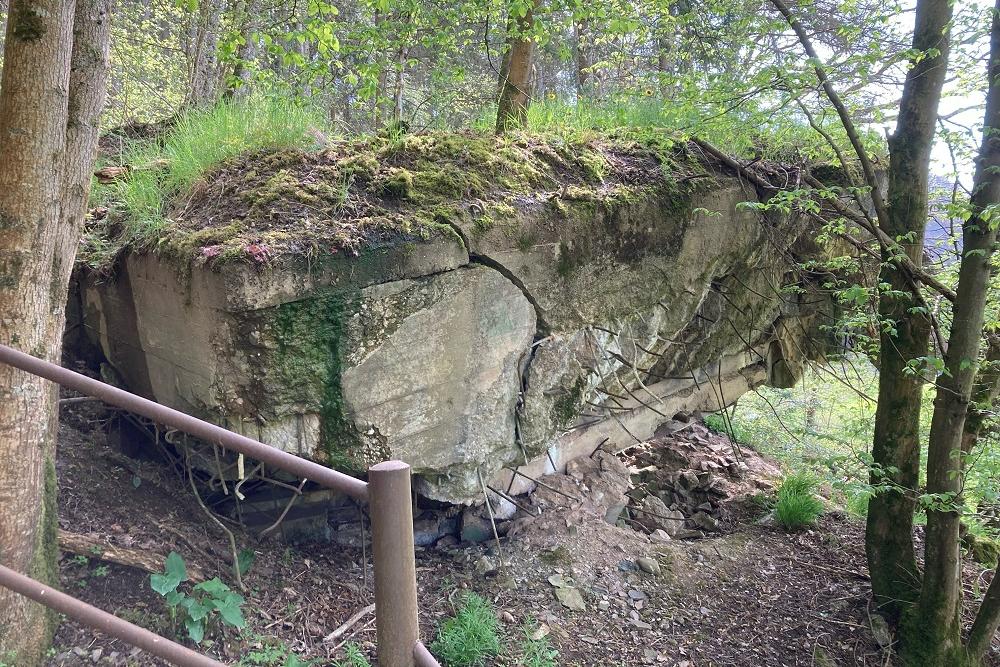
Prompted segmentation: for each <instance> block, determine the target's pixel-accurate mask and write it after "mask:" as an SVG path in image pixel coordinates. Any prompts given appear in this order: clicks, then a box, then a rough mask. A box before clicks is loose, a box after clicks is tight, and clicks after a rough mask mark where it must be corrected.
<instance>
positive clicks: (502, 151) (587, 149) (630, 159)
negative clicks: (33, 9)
mask: <svg viewBox="0 0 1000 667" xmlns="http://www.w3.org/2000/svg"><path fill="white" fill-rule="evenodd" d="M692 163H693V158H692V157H691V156H690V155H688V154H687V153H686V152H685V150H684V149H683V148H678V147H676V146H674V145H673V144H671V143H670V142H665V141H662V140H659V139H657V138H655V136H653V137H650V138H649V139H648V140H647V141H646V142H645V143H640V142H636V141H635V140H633V139H624V138H614V137H609V138H604V139H589V140H586V141H583V140H576V141H572V140H564V139H560V138H557V137H535V136H524V135H521V136H517V137H514V138H497V137H493V136H491V135H485V134H478V133H471V132H466V133H444V132H432V133H425V134H412V135H402V136H400V137H398V138H394V139H389V138H385V137H372V138H369V139H365V140H358V141H344V142H337V143H334V144H333V145H331V146H330V147H329V148H328V149H326V150H324V151H321V152H301V151H297V150H282V151H275V152H269V153H261V154H254V155H248V156H244V157H240V158H237V159H234V160H232V161H230V162H228V163H226V164H224V165H222V166H221V167H219V168H217V169H215V170H214V171H212V172H211V173H209V174H206V175H205V176H204V177H203V179H202V180H201V181H200V182H199V183H197V184H196V185H195V186H194V187H193V189H192V190H191V192H184V193H180V194H179V195H178V196H177V198H176V201H175V202H174V203H173V204H170V205H169V206H168V210H167V211H166V218H167V220H168V224H166V225H163V227H162V229H161V230H160V231H159V232H158V233H159V237H158V238H149V237H148V236H143V237H142V238H141V241H140V239H139V238H138V237H137V238H136V239H134V241H133V240H130V239H127V238H126V239H124V242H125V246H126V248H127V247H128V246H129V245H130V244H131V243H134V244H136V248H137V249H140V250H152V251H154V252H157V253H160V254H162V255H164V256H167V257H172V258H175V259H176V260H178V261H180V262H181V263H182V264H183V263H186V262H190V261H191V260H194V261H196V262H203V263H207V264H210V265H213V266H214V267H216V268H220V269H221V268H222V267H224V266H225V265H226V264H231V263H234V262H246V263H250V264H256V265H264V264H267V263H269V262H271V261H274V260H275V259H276V258H279V257H282V256H287V255H302V256H310V257H315V256H319V255H322V254H338V253H345V252H346V253H349V254H352V255H356V254H359V253H364V252H366V251H367V250H369V249H372V248H379V247H383V246H384V245H385V244H387V243H388V244H394V243H408V242H417V243H419V242H424V241H432V240H434V239H436V238H439V237H442V236H447V235H448V234H449V233H451V232H450V230H451V229H452V227H453V225H452V223H454V222H455V221H461V220H465V219H468V220H471V221H472V224H473V226H475V227H478V228H479V231H480V232H484V231H485V230H488V229H490V228H493V227H495V226H500V227H503V228H505V229H506V230H507V233H509V234H516V233H517V224H516V223H517V220H516V216H515V215H514V212H515V211H517V210H520V209H521V208H523V204H524V203H525V202H534V203H547V204H548V205H550V206H551V208H552V210H553V212H554V213H555V214H557V215H558V214H560V213H566V212H567V211H568V210H569V209H574V210H575V211H576V213H577V214H581V213H582V214H587V213H588V212H593V211H594V210H597V209H598V208H601V207H604V208H606V209H607V210H612V209H614V208H615V207H617V206H620V205H623V204H628V203H630V202H634V201H636V200H637V199H640V198H642V197H644V196H646V195H647V193H648V191H649V189H650V188H651V187H653V188H661V187H662V186H664V185H671V184H672V186H673V187H674V188H676V185H677V183H678V179H681V178H683V177H684V176H685V174H688V173H689V172H690V171H691V167H690V165H691V164H692ZM108 203H109V204H110V205H111V207H110V213H109V216H108V218H107V219H106V220H104V221H102V222H100V223H99V224H97V225H95V226H94V228H93V231H92V233H91V234H89V235H88V239H89V242H90V243H92V244H96V245H100V244H102V243H107V244H115V243H118V241H117V240H116V237H117V236H118V235H120V234H121V233H122V232H123V230H124V233H126V234H128V233H138V232H139V231H141V230H143V229H146V227H145V226H144V225H134V224H127V221H125V220H123V219H122V217H123V216H125V215H126V213H125V212H124V210H123V209H122V208H121V207H117V206H115V203H114V202H108ZM675 204H676V202H675ZM563 217H567V218H572V217H574V216H573V215H568V216H563ZM146 231H148V229H147V230H146ZM102 235H106V238H104V240H103V241H102ZM140 244H141V245H140Z"/></svg>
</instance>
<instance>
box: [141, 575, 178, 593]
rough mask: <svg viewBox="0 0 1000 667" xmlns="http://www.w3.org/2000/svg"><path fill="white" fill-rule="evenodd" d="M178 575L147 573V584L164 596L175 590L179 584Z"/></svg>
mask: <svg viewBox="0 0 1000 667" xmlns="http://www.w3.org/2000/svg"><path fill="white" fill-rule="evenodd" d="M180 583H181V580H180V577H176V576H174V575H170V574H151V575H149V585H150V586H151V587H152V588H153V590H154V591H156V592H157V593H159V594H160V595H163V596H166V595H168V594H170V593H174V592H176V590H177V586H178V585H180Z"/></svg>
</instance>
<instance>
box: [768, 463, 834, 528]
mask: <svg viewBox="0 0 1000 667" xmlns="http://www.w3.org/2000/svg"><path fill="white" fill-rule="evenodd" d="M816 486H817V482H816V478H815V477H813V476H812V475H810V474H807V473H793V474H791V475H788V476H787V477H785V479H784V480H783V481H782V482H781V486H780V487H778V502H777V503H776V504H775V506H774V515H775V517H776V518H777V519H778V523H780V524H781V525H782V526H784V527H785V528H786V529H788V530H801V529H802V528H805V527H807V526H811V525H813V524H814V523H816V520H817V519H818V518H819V517H820V515H821V514H822V513H823V501H822V500H820V499H819V498H818V497H817V496H816Z"/></svg>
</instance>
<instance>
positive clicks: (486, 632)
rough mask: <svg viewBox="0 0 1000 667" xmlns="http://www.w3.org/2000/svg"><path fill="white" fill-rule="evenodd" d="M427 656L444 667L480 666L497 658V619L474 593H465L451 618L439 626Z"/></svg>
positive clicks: (498, 649) (484, 601)
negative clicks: (435, 658)
mask: <svg viewBox="0 0 1000 667" xmlns="http://www.w3.org/2000/svg"><path fill="white" fill-rule="evenodd" d="M430 649H431V653H433V654H434V656H435V657H437V658H438V659H439V660H441V661H442V662H443V663H444V664H445V665H448V667H474V666H476V665H484V664H485V662H486V658H488V657H491V656H496V655H499V654H500V637H499V634H498V632H497V616H496V614H495V613H494V611H493V608H492V607H491V606H490V604H489V603H488V602H487V601H486V600H484V599H483V598H482V597H480V596H479V595H477V594H476V593H466V594H464V595H463V596H462V599H461V603H460V605H459V607H458V611H457V612H456V613H455V616H454V617H452V618H449V619H448V620H446V621H445V622H444V623H442V624H441V627H440V629H439V630H438V634H437V638H436V639H435V640H434V643H433V644H431V647H430Z"/></svg>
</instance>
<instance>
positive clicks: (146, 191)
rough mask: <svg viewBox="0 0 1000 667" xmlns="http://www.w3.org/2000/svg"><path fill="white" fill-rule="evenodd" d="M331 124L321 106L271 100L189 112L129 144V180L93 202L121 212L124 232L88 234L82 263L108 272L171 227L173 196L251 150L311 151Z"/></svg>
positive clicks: (125, 160)
mask: <svg viewBox="0 0 1000 667" xmlns="http://www.w3.org/2000/svg"><path fill="white" fill-rule="evenodd" d="M323 127H324V122H323V117H322V115H321V114H319V113H318V112H317V111H316V110H315V109H312V108H310V107H306V106H301V105H297V104H294V103H291V102H289V101H288V100H286V99H280V98H277V97H271V96H263V95H260V96H256V97H251V98H248V99H246V100H239V101H225V102H220V103H219V104H217V105H216V106H214V107H211V108H208V109H199V110H192V111H188V112H187V113H185V114H184V115H182V116H181V117H180V119H179V120H178V121H177V123H176V124H175V125H174V126H173V127H172V128H171V129H170V130H169V132H168V133H167V134H166V135H165V136H164V137H161V138H160V139H159V140H143V141H135V142H133V143H132V144H131V145H129V146H128V147H126V149H125V150H124V151H123V152H122V155H121V156H120V162H121V163H122V164H125V165H129V166H130V167H131V172H130V173H129V175H128V176H127V177H126V178H123V179H121V180H119V181H116V182H115V183H112V184H111V185H108V186H103V187H98V188H95V193H94V197H93V198H94V199H95V200H104V201H106V202H108V203H109V204H110V205H111V207H113V208H114V209H115V216H114V218H115V221H116V223H118V225H119V226H120V228H121V229H120V231H119V233H118V234H117V235H116V237H115V238H114V239H110V240H109V239H108V238H107V236H106V235H104V234H100V233H97V234H91V235H87V236H85V238H84V247H83V249H82V250H81V259H82V260H83V261H84V262H86V263H87V264H88V265H90V266H92V267H106V266H108V265H109V264H110V263H111V261H112V260H113V259H114V257H115V256H116V255H117V254H118V252H120V251H121V249H122V248H123V246H124V245H126V244H128V243H134V244H136V245H138V246H144V245H148V244H150V243H152V242H153V241H155V240H157V239H159V238H160V237H161V235H162V232H163V231H164V227H165V225H167V224H168V221H167V219H166V217H165V215H166V207H167V202H168V201H169V200H170V198H171V197H173V196H174V195H176V194H178V193H181V192H184V191H186V190H188V189H190V188H191V186H192V185H194V183H195V182H197V181H198V179H200V178H201V177H202V176H203V175H204V174H205V173H206V172H207V171H209V170H210V169H212V168H214V167H217V166H218V165H220V164H222V163H223V162H225V161H226V160H228V159H230V158H233V157H235V156H237V155H240V154H243V153H248V152H253V151H258V150H262V149H282V148H285V149H287V148H301V149H306V148H309V147H310V146H314V145H315V144H316V142H317V139H316V137H317V136H319V135H318V133H319V132H320V131H321V128H323Z"/></svg>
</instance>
